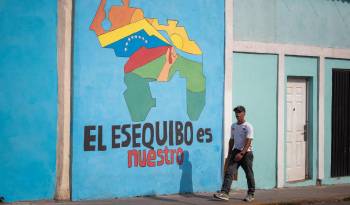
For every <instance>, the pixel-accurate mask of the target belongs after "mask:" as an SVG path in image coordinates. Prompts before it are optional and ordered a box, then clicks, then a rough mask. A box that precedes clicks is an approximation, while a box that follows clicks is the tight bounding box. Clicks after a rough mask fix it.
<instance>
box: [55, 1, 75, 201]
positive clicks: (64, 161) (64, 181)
mask: <svg viewBox="0 0 350 205" xmlns="http://www.w3.org/2000/svg"><path fill="white" fill-rule="evenodd" d="M72 4H73V1H72V0H58V29H57V53H58V56H57V61H58V62H57V65H58V125H57V126H58V136H57V137H58V139H57V159H56V193H55V199H56V200H70V198H71V197H70V195H71V188H70V180H71V178H70V156H71V155H70V152H71V149H70V132H71V131H70V129H71V127H70V123H71V67H72V65H71V64H72V61H71V57H72Z"/></svg>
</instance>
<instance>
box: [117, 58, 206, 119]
mask: <svg viewBox="0 0 350 205" xmlns="http://www.w3.org/2000/svg"><path fill="white" fill-rule="evenodd" d="M165 60H166V59H165V55H163V56H161V57H159V58H158V59H156V60H153V61H151V62H150V63H148V64H146V65H144V66H142V67H140V68H138V69H136V70H134V71H133V72H131V73H127V74H125V78H124V79H125V84H126V86H127V90H126V91H125V93H124V97H125V101H126V103H127V105H128V109H129V112H130V113H131V118H132V120H133V121H143V120H145V119H146V117H147V115H148V113H149V111H150V109H151V108H152V107H154V106H155V104H156V103H155V99H154V98H152V95H151V91H150V87H149V82H152V81H156V79H157V78H158V75H159V73H160V71H161V69H162V67H163V65H164V62H165ZM176 72H179V75H180V77H182V78H185V79H186V102H187V115H188V117H189V118H190V119H191V120H194V121H195V120H198V118H199V116H200V114H201V113H202V110H203V108H204V106H205V77H204V75H203V69H202V64H201V63H198V62H195V61H192V60H188V59H186V58H184V57H182V56H178V58H177V60H176V61H175V63H174V65H173V66H172V68H171V71H170V73H169V80H171V79H172V77H173V76H174V75H175V73H176Z"/></svg>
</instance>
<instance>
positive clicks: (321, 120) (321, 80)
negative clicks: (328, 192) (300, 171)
mask: <svg viewBox="0 0 350 205" xmlns="http://www.w3.org/2000/svg"><path fill="white" fill-rule="evenodd" d="M318 69H319V70H318V160H317V161H318V163H317V166H318V167H317V179H318V180H322V179H323V178H324V94H325V91H324V86H325V79H324V78H325V77H324V75H325V58H324V56H320V58H319V68H318Z"/></svg>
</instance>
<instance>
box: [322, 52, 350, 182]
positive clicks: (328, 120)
mask: <svg viewBox="0 0 350 205" xmlns="http://www.w3.org/2000/svg"><path fill="white" fill-rule="evenodd" d="M325 67H326V68H325V85H326V86H325V99H324V100H325V116H324V117H325V129H324V131H325V141H324V144H325V146H324V150H325V151H324V157H325V158H324V159H325V164H324V167H325V170H324V173H325V178H324V180H323V181H322V183H324V184H340V183H350V177H337V178H331V153H332V70H333V68H336V69H350V60H336V59H326V63H325Z"/></svg>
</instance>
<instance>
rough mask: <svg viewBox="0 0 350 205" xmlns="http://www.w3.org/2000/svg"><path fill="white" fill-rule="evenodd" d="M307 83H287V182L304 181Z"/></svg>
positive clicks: (293, 81) (301, 80)
mask: <svg viewBox="0 0 350 205" xmlns="http://www.w3.org/2000/svg"><path fill="white" fill-rule="evenodd" d="M306 95H307V81H306V79H288V82H287V138H286V150H287V181H297V180H304V179H305V175H306V171H305V170H306V167H305V166H306V144H307V143H306V134H307V133H306V132H307V130H306V121H307V97H306Z"/></svg>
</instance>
